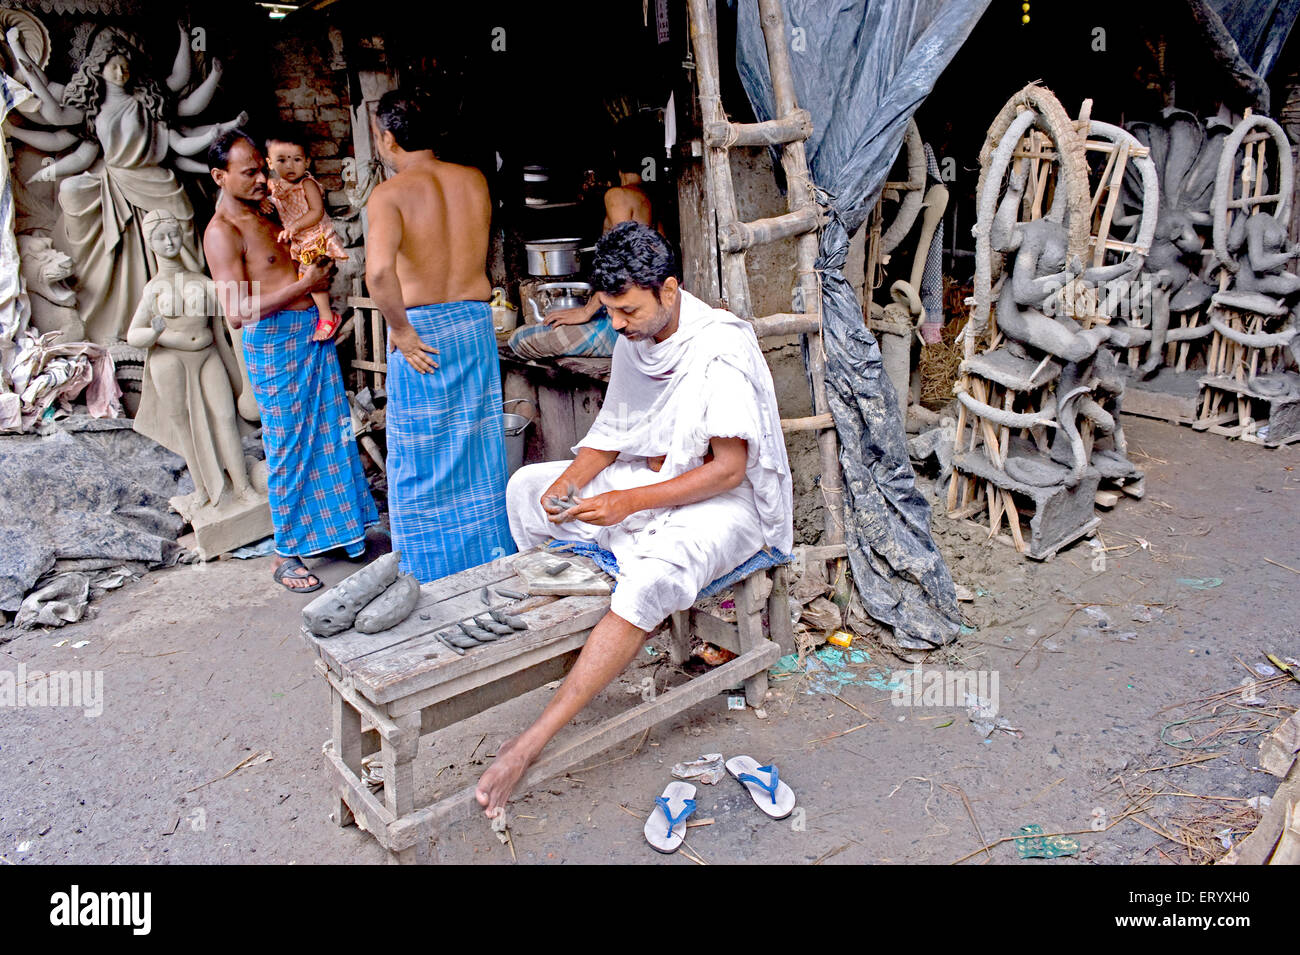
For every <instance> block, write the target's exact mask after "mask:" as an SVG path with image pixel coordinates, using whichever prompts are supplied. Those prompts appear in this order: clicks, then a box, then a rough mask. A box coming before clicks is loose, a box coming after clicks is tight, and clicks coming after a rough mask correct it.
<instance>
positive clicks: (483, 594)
mask: <svg viewBox="0 0 1300 955" xmlns="http://www.w3.org/2000/svg"><path fill="white" fill-rule="evenodd" d="M478 596H479V599H480V600H482V601H483V602H484V603H485V604H490V603H492V594H491V593H490V592H489V591H488V589H487V588H486V587H484V588H483V589H482V590H481V591H479V595H478Z"/></svg>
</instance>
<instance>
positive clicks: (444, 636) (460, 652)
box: [438, 632, 465, 657]
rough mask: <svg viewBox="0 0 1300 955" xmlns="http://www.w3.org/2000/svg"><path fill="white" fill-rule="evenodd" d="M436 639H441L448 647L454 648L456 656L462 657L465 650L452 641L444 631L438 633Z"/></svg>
mask: <svg viewBox="0 0 1300 955" xmlns="http://www.w3.org/2000/svg"><path fill="white" fill-rule="evenodd" d="M438 639H439V640H441V641H442V642H443V643H444V644H445V645H446V646H447V647H448V648H450V649H451V650H454V651H455V652H456V655H457V656H461V657H463V656H464V655H465V651H464V650H462V649H461V648H460V647H458V646H456V644H454V643H452V641H451V638H450V637H449V636H447V633H446V632H443V633H440V634H438Z"/></svg>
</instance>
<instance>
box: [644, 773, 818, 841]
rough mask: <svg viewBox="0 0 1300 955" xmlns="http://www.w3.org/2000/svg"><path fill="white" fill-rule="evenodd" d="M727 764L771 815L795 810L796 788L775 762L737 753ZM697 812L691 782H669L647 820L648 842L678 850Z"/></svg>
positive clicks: (778, 817) (782, 816)
mask: <svg viewBox="0 0 1300 955" xmlns="http://www.w3.org/2000/svg"><path fill="white" fill-rule="evenodd" d="M726 765H727V772H729V773H731V775H733V776H735V777H736V780H737V781H738V782H739V783H740V784H741V785H742V786H744V787H745V789H747V790H748V791H749V795H750V796H751V797H752V798H753V800H754V804H755V805H757V806H758V808H759V809H761V810H763V812H764V813H766V814H767V815H768V816H770V817H772V818H773V819H784V818H785V817H786V816H788V815H790V813H792V812H794V790H792V789H791V788H790V787H789V786H788V785H787V784H786V783H784V782H782V780H781V777H780V774H779V773H778V772H777V769H776V764H775V763H772V764H769V765H767V766H760V765H758V760H756V759H754V758H753V757H752V756H733V757H732V758H731V759H729V760H727V764H726ZM694 812H695V787H694V786H692V785H691V784H690V783H682V782H673V783H669V784H668V786H667V788H666V789H664V794H663V795H662V796H660V797H659V798H658V799H656V800H655V808H654V811H653V812H651V813H650V818H649V819H647V820H646V822H645V830H644V831H645V838H646V842H648V843H650V845H651V847H652V848H654V849H655V850H657V851H659V852H663V853H665V854H667V853H672V852H676V851H677V850H678V849H680V848H681V846H682V843H683V842H685V841H686V820H687V819H688V818H689V817H690V816H691V815H692V814H693V813H694Z"/></svg>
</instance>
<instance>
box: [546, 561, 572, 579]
mask: <svg viewBox="0 0 1300 955" xmlns="http://www.w3.org/2000/svg"><path fill="white" fill-rule="evenodd" d="M572 566H573V565H572V564H570V563H569V562H568V561H567V560H559V561H556V562H555V563H553V564H551V565H550V566H549V567H547V568H546V572H547V573H548V574H550V575H551V576H552V577H558V576H560V574H562V573H564V572H565V571H566V570H568V569H569V568H570V567H572Z"/></svg>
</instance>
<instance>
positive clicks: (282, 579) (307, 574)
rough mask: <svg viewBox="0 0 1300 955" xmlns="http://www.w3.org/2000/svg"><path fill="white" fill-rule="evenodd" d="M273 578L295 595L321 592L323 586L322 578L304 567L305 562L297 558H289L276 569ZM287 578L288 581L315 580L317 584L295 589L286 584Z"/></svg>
mask: <svg viewBox="0 0 1300 955" xmlns="http://www.w3.org/2000/svg"><path fill="white" fill-rule="evenodd" d="M271 576H272V577H274V578H275V582H276V583H277V584H279V585H280V586H282V587H284V589H285V590H288V591H290V592H291V593H295V594H309V593H311V592H312V591H313V590H320V589H321V587H322V586H323V585H322V584H321V582H320V578H319V577H317V576H316V575H315V574H313V573H312V572H311V571H310V570H308V569H307V568H306V567H305V566H303V562H302V561H301V560H299V559H298V558H297V557H289V558H287V559H286V560H285V561H284V562H283V563H281V564H280V566H279V567H277V568H275V571H274V572H273V573H272V574H271ZM286 578H287V579H288V580H311V579H313V578H314V579H315V581H316V583H314V584H311V585H309V586H306V587H294V586H293V585H292V584H289V583H287V582H286Z"/></svg>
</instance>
